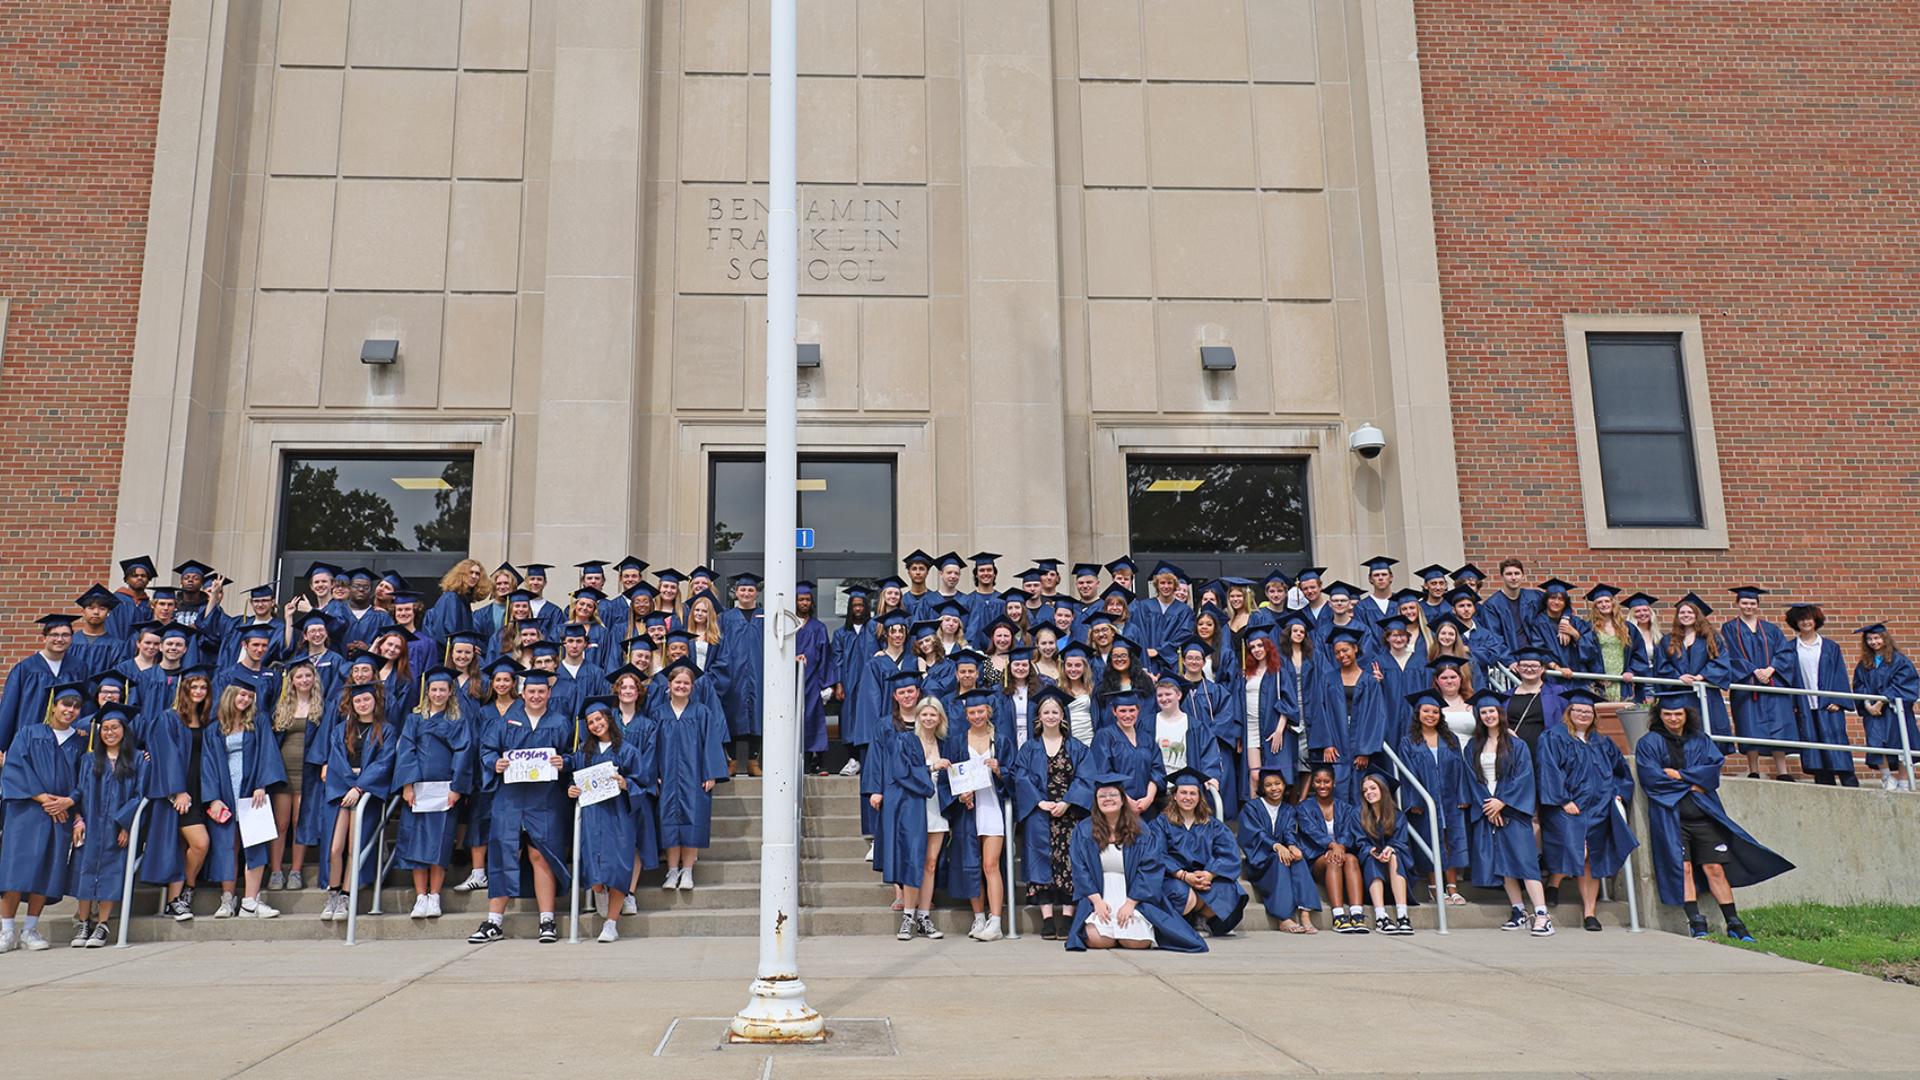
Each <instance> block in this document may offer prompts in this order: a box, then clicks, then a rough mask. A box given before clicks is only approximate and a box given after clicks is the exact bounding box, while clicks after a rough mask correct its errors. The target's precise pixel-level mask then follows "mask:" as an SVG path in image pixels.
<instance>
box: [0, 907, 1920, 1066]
mask: <svg viewBox="0 0 1920 1080" xmlns="http://www.w3.org/2000/svg"><path fill="white" fill-rule="evenodd" d="M755 955H756V943H755V942H753V941H752V940H750V939H745V938H693V939H652V940H628V941H623V942H620V943H618V944H615V945H598V944H591V943H587V944H580V945H573V946H569V945H564V944H563V945H549V946H541V945H537V944H534V943H532V942H527V941H508V942H503V943H500V944H495V945H489V946H483V947H477V948H476V947H471V946H467V945H464V944H460V943H455V942H447V941H390V942H381V943H379V944H378V945H377V946H371V947H362V948H357V949H349V948H345V947H343V946H341V945H338V944H333V943H327V942H270V943H269V942H196V943H179V944H156V945H149V946H145V947H141V948H137V949H131V950H126V951H124V952H121V951H114V950H69V949H66V948H64V947H59V948H56V949H54V950H52V951H49V952H45V953H31V954H29V953H14V954H11V955H8V956H5V957H0V1027H4V1029H5V1030H8V1031H13V1032H18V1033H27V1032H31V1033H32V1034H31V1044H32V1051H31V1056H32V1060H33V1064H34V1069H35V1071H36V1072H38V1073H41V1074H44V1075H54V1076H59V1075H94V1074H115V1073H119V1072H127V1071H137V1072H138V1075H140V1076H141V1077H143V1078H145V1080H158V1078H162V1077H196V1078H197V1077H210V1076H246V1077H261V1078H265V1077H302V1078H310V1077H313V1076H327V1075H347V1074H349V1073H350V1074H352V1075H368V1072H369V1069H373V1068H378V1069H380V1070H383V1071H385V1072H388V1073H391V1074H392V1075H396V1076H406V1077H409V1078H410V1080H423V1078H428V1077H443V1076H444V1077H461V1078H471V1077H488V1076H501V1075H521V1076H561V1075H565V1076H569V1077H578V1078H589V1077H668V1076H671V1077H675V1078H679V1080H752V1078H763V1077H773V1078H781V1080H786V1078H828V1077H831V1078H832V1080H867V1078H873V1080H881V1078H885V1080H896V1078H902V1077H941V1078H944V1080H966V1078H971V1077H982V1078H988V1077H990V1078H993V1080H1007V1078H1011V1077H1044V1078H1046V1080H1075V1078H1083V1077H1084V1078H1092V1077H1121V1076H1154V1077H1208V1078H1231V1077H1252V1076H1292V1075H1301V1076H1309V1075H1311V1076H1334V1077H1340V1076H1372V1075H1379V1076H1406V1075H1409V1074H1413V1073H1451V1074H1461V1075H1469V1074H1470V1075H1473V1076H1496V1077H1533V1076H1541V1077H1546V1076H1586V1077H1596V1078H1598V1077H1627V1076H1635V1077H1647V1076H1688V1077H1721V1076H1726V1077H1735V1076H1766V1077H1799V1076H1834V1075H1841V1074H1846V1075H1873V1074H1877V1075H1886V1076H1913V1075H1915V1073H1916V1069H1917V1066H1916V1062H1920V1034H1915V1033H1914V1029H1913V1025H1912V1023H1911V1017H1912V1015H1913V1013H1914V1011H1915V1009H1916V1007H1920V996H1916V994H1920V991H1916V990H1914V989H1913V988H1910V987H1904V986H1895V985H1890V984H1885V983H1881V982H1878V981H1876V980H1873V979H1869V978H1865V977H1863V976H1858V975H1849V974H1845V973H1842V972H1837V971H1830V970H1826V969H1822V968H1815V967H1808V966H1805V965H1801V964H1797V963H1794V962H1791V961H1787V960H1780V959H1776V958H1773V957H1768V956H1761V955H1756V954H1751V953H1746V952H1741V951H1738V950H1735V949H1729V948H1725V947H1722V946H1718V945H1713V944H1710V943H1705V942H1696V941H1690V940H1687V939H1684V938H1679V937H1675V936H1673V935H1669V934H1659V933H1647V934H1641V935H1630V934H1627V933H1623V932H1619V931H1617V930H1611V929H1610V930H1608V931H1607V932H1605V933H1602V934H1586V933H1581V932H1579V931H1562V933H1561V934H1560V935H1559V936H1557V937H1554V938H1550V939H1545V940H1534V939H1531V938H1527V937H1525V936H1520V935H1515V934H1509V933H1501V932H1499V931H1494V930H1471V931H1463V932H1461V933H1457V934H1453V935H1451V936H1448V937H1440V936H1438V935H1434V934H1422V935H1419V936H1416V937H1412V938H1385V937H1379V936H1369V937H1364V938H1349V937H1338V936H1335V935H1332V934H1321V935H1319V936H1317V937H1313V938H1298V937H1292V936H1289V935H1281V934H1255V935H1248V936H1246V937H1244V938H1240V939H1234V940H1228V941H1222V942H1218V943H1216V946H1215V950H1214V951H1213V952H1212V953H1211V954H1208V955H1205V956H1176V955H1172V954H1159V953H1149V954H1128V955H1119V954H1112V955H1095V954H1068V953H1066V952H1064V951H1063V950H1062V949H1060V947H1059V946H1058V945H1055V944H1053V943H1050V942H1042V941H1040V940H1038V939H1030V940H1023V941H1020V942H1001V943H995V944H981V943H978V942H972V941H968V940H966V939H964V938H959V939H955V938H949V939H947V940H945V941H939V942H928V941H920V940H916V941H913V942H909V943H901V942H896V941H893V940H891V939H890V938H880V939H875V938H835V939H821V940H815V941H810V942H808V943H806V944H805V945H804V946H803V952H802V961H801V962H802V974H803V976H804V977H805V978H806V980H807V983H808V986H809V989H810V1000H811V1001H812V1003H813V1004H814V1005H815V1006H816V1007H817V1008H819V1009H820V1010H821V1011H822V1012H824V1013H825V1014H826V1015H827V1017H828V1024H829V1027H832V1026H833V1024H834V1023H835V1022H836V1020H837V1019H844V1020H845V1021H847V1022H848V1024H849V1026H848V1028H847V1030H848V1031H849V1032H852V1033H855V1034H860V1035H861V1036H862V1037H861V1038H860V1039H858V1040H851V1041H854V1042H858V1043H859V1044H860V1045H858V1046H842V1047H837V1048H836V1051H837V1052H835V1053H831V1054H822V1053H813V1052H811V1051H810V1050H809V1049H808V1048H799V1047H795V1048H783V1049H778V1050H775V1051H772V1052H767V1051H763V1050H759V1049H756V1048H741V1047H729V1048H724V1049H720V1048H716V1046H715V1044H714V1042H713V1041H712V1040H711V1039H710V1038H708V1036H710V1035H712V1034H713V1033H714V1032H715V1031H717V1027H716V1024H717V1021H716V1020H715V1019H714V1018H718V1017H725V1016H729V1015H731V1014H732V1012H733V1010H735V1009H736V1008H738V1007H739V1006H740V1005H741V1004H742V1003H743V1002H744V1000H745V991H746V986H747V982H748V979H749V977H750V975H751V973H752V968H753V964H754V957H755ZM214 1001H220V1002H224V1003H225V1005H224V1006H223V1007H218V1008H209V1007H205V1006H206V1005H207V1004H208V1003H210V1002H214ZM103 1009H104V1010H106V1011H104V1012H103V1011H102V1010H103ZM103 1015H109V1016H111V1017H112V1022H111V1023H110V1024H108V1025H107V1027H106V1028H104V1029H103V1028H101V1027H100V1026H99V1024H100V1017H101V1016H103ZM880 1021H887V1022H888V1023H887V1026H886V1028H885V1030H886V1033H887V1037H885V1038H880V1037H875V1035H874V1031H875V1030H876V1028H875V1024H876V1023H877V1022H880ZM103 1031H104V1032H105V1033H106V1034H105V1035H104V1036H103V1034H102V1033H103ZM16 1045H24V1044H19V1043H18V1041H17V1040H16Z"/></svg>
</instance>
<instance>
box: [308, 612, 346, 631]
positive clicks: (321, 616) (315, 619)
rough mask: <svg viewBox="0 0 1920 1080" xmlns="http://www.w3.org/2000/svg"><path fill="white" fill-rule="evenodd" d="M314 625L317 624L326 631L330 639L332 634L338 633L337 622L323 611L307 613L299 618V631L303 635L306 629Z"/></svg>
mask: <svg viewBox="0 0 1920 1080" xmlns="http://www.w3.org/2000/svg"><path fill="white" fill-rule="evenodd" d="M314 623H319V624H320V625H321V626H322V627H323V628H325V630H326V631H327V636H328V637H332V636H333V635H334V634H336V633H338V632H339V624H338V622H337V621H336V620H335V619H334V617H333V616H331V615H329V614H327V613H326V612H324V611H309V612H307V613H306V614H305V615H303V616H301V618H300V631H301V632H302V633H305V632H306V630H307V628H308V627H310V626H312V625H313V624H314Z"/></svg>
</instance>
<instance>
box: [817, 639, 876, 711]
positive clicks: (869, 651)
mask: <svg viewBox="0 0 1920 1080" xmlns="http://www.w3.org/2000/svg"><path fill="white" fill-rule="evenodd" d="M871 625H873V624H872V623H862V624H860V625H859V626H857V627H856V626H846V625H842V626H841V627H840V628H839V629H837V630H835V631H834V632H833V637H832V639H831V641H830V642H829V643H828V651H829V653H830V655H832V657H833V682H834V684H835V685H837V686H839V687H840V694H841V701H842V702H843V703H844V702H845V700H846V693H847V691H848V690H851V689H852V688H853V681H854V679H855V678H856V677H857V673H856V672H855V670H854V666H855V665H856V664H864V663H865V662H866V660H867V658H868V657H870V656H872V655H873V654H874V651H875V650H874V648H873V647H872V645H873V635H872V634H870V633H868V632H867V628H868V627H869V626H871ZM840 715H841V718H842V719H841V725H842V726H843V727H844V726H845V724H846V719H845V717H846V711H845V709H844V708H843V709H842V710H841V714H840ZM842 738H845V733H844V732H843V733H842Z"/></svg>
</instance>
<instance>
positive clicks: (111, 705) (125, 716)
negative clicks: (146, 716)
mask: <svg viewBox="0 0 1920 1080" xmlns="http://www.w3.org/2000/svg"><path fill="white" fill-rule="evenodd" d="M109 720H118V721H119V722H120V726H121V728H123V729H126V730H131V729H132V728H133V708H132V706H129V705H126V704H123V703H121V702H118V701H110V702H108V703H106V704H105V705H102V706H100V708H99V709H97V710H95V711H94V714H93V726H94V728H95V730H98V729H99V727H100V725H101V724H104V723H106V722H107V721H109Z"/></svg>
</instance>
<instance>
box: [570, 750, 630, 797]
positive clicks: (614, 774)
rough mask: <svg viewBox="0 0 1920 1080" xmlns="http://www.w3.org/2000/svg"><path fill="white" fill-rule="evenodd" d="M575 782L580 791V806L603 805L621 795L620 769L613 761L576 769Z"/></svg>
mask: <svg viewBox="0 0 1920 1080" xmlns="http://www.w3.org/2000/svg"><path fill="white" fill-rule="evenodd" d="M573 782H574V784H575V786H577V787H579V789H580V805H581V806H592V805H593V804H594V803H603V802H606V801H607V800H608V799H611V798H613V797H614V796H615V795H618V794H620V769H619V767H618V766H616V765H615V764H614V763H613V762H611V761H603V762H601V763H600V764H598V765H589V766H587V767H586V768H584V769H576V770H574V774H573Z"/></svg>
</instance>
